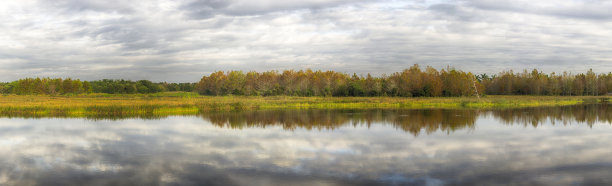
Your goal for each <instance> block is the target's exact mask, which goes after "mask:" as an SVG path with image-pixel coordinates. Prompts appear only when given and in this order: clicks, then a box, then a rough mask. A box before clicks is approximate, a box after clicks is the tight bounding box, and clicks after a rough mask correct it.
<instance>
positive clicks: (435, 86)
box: [0, 65, 612, 97]
mask: <svg viewBox="0 0 612 186" xmlns="http://www.w3.org/2000/svg"><path fill="white" fill-rule="evenodd" d="M164 91H185V92H197V93H199V94H202V95H216V96H220V95H230V94H231V95H247V96H276V95H287V96H339V97H342V96H398V97H438V96H474V95H476V94H480V95H484V94H489V95H560V96H583V95H592V96H596V95H606V94H609V93H610V92H612V73H607V74H596V73H594V72H593V70H589V71H588V72H586V73H579V74H571V73H567V72H564V73H561V74H557V73H550V74H546V73H543V72H541V71H539V70H536V69H534V70H531V71H527V70H524V71H523V72H518V73H515V72H513V71H504V72H501V73H499V74H495V75H488V74H479V75H474V74H472V73H471V72H464V71H461V70H457V69H454V68H450V67H447V68H444V69H440V70H438V69H435V68H433V67H425V68H422V67H420V66H419V65H413V66H411V67H410V68H408V69H405V70H403V71H401V72H395V73H392V74H390V75H382V76H376V77H375V76H372V75H370V74H366V75H365V76H364V75H357V74H352V75H351V74H347V73H342V72H335V71H320V70H317V71H313V70H310V69H308V70H299V71H295V70H284V71H282V72H281V71H267V72H253V71H251V72H246V73H245V72H243V71H228V72H223V71H217V72H213V73H211V74H210V75H208V76H206V75H205V76H203V77H202V79H201V80H200V81H199V82H198V83H166V82H158V83H155V82H151V81H148V80H139V81H131V80H110V79H104V80H97V81H81V80H79V79H70V78H67V79H61V78H55V79H52V78H25V79H20V80H17V81H13V82H8V83H0V93H3V94H19V95H30V94H47V95H63V94H83V93H108V94H134V93H156V92H164Z"/></svg>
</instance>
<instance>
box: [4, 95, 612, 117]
mask: <svg viewBox="0 0 612 186" xmlns="http://www.w3.org/2000/svg"><path fill="white" fill-rule="evenodd" d="M608 99H609V97H602V96H600V97H592V96H591V97H562V96H485V97H482V98H480V99H478V98H475V97H435V98H432V97H428V98H403V97H293V96H271V97H261V96H200V95H198V94H196V93H186V92H164V93H156V94H127V95H117V94H87V95H71V96H43V95H37V96H21V95H2V96H0V115H1V116H28V117H93V118H98V117H119V118H121V117H164V116H172V115H196V114H198V113H202V112H211V111H239V110H276V109H424V108H447V109H461V108H471V109H486V108H521V107H539V106H564V105H575V104H582V103H599V102H606V101H607V100H608Z"/></svg>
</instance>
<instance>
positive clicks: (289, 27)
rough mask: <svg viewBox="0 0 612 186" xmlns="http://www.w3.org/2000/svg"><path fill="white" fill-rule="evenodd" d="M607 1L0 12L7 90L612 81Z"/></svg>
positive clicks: (169, 5) (238, 1) (453, 0)
mask: <svg viewBox="0 0 612 186" xmlns="http://www.w3.org/2000/svg"><path fill="white" fill-rule="evenodd" d="M610 10H612V1H606V0H582V1H579V0H540V1H528V0H513V1H497V0H415V1H408V0H406V1H401V0H282V1H280V0H278V1H274V0H225V1H224V0H184V1H180V0H150V1H147V0H132V1H123V0H105V1H101V0H100V1H94V0H20V1H0V81H10V80H15V79H18V78H22V77H32V76H39V77H43V76H44V77H74V78H80V79H84V80H94V79H102V78H125V79H133V80H137V79H149V80H154V81H170V82H183V81H191V82H194V81H197V80H199V78H200V77H201V76H202V75H206V74H208V73H210V72H212V71H216V70H247V71H248V70H257V71H263V70H283V69H305V68H311V69H321V70H336V71H341V72H350V73H352V72H357V73H368V72H370V73H373V74H383V73H391V72H395V71H399V70H401V69H404V68H406V67H409V66H411V65H412V64H415V63H417V64H420V65H422V66H427V65H429V66H433V67H436V68H443V67H446V66H449V65H450V66H453V67H456V68H458V69H461V70H466V71H472V72H476V73H493V72H498V71H502V70H511V69H513V70H521V69H524V68H539V69H542V70H543V71H545V72H552V71H556V72H561V71H570V72H583V71H586V70H588V69H589V68H593V69H594V70H595V71H596V72H610V71H612V31H611V30H612V11H610Z"/></svg>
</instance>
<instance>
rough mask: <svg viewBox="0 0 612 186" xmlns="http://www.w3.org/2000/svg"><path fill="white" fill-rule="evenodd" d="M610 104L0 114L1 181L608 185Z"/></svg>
mask: <svg viewBox="0 0 612 186" xmlns="http://www.w3.org/2000/svg"><path fill="white" fill-rule="evenodd" d="M611 123H612V107H609V105H606V104H599V105H580V106H569V107H546V108H527V109H506V110H432V109H428V110H302V111H297V110H293V111H292V110H289V111H251V112H225V113H221V112H217V113H207V114H202V115H200V116H180V117H178V116H177V117H168V118H159V119H112V118H108V119H100V118H97V119H86V118H84V119H75V118H2V119H0V185H475V184H476V185H495V184H519V185H525V184H530V185H610V184H612V177H610V175H612V148H610V147H611V145H612V126H611Z"/></svg>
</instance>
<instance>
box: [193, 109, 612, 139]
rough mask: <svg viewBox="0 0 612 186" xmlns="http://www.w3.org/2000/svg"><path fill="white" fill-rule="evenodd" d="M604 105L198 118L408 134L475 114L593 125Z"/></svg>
mask: <svg viewBox="0 0 612 186" xmlns="http://www.w3.org/2000/svg"><path fill="white" fill-rule="evenodd" d="M608 107H609V105H608V104H590V105H575V106H565V107H535V108H522V109H496V110H472V109H461V110H450V109H426V110H269V111H244V112H213V113H203V114H201V115H200V116H201V117H202V118H203V119H204V120H208V121H210V122H211V123H212V124H214V125H216V126H219V127H225V128H233V129H241V128H245V127H259V128H266V127H271V126H282V127H283V128H284V129H286V130H295V129H297V128H302V129H307V130H334V129H337V128H340V127H345V126H354V127H356V126H364V125H365V126H368V127H370V126H371V125H372V124H374V123H380V124H391V125H393V126H394V127H395V128H398V129H401V130H403V131H406V132H408V133H411V134H413V135H415V136H416V135H419V134H420V133H421V132H425V133H427V134H429V133H432V132H436V131H444V132H447V133H450V132H453V131H455V130H458V129H466V128H468V129H473V128H474V124H475V122H476V119H477V118H478V117H479V116H493V117H494V118H495V119H497V120H499V121H501V122H502V123H504V124H508V125H516V124H523V125H525V126H533V127H538V125H540V124H543V123H545V122H546V121H550V122H551V123H552V124H557V123H563V124H570V123H574V122H578V123H586V124H588V125H589V126H592V125H593V124H594V123H596V122H603V123H612V110H611V109H609V108H608Z"/></svg>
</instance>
